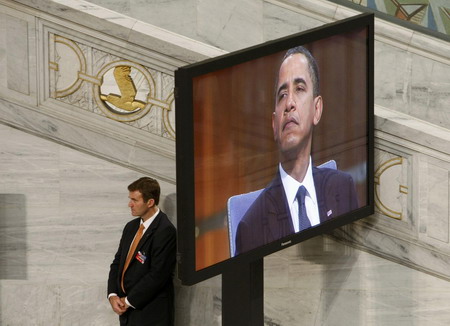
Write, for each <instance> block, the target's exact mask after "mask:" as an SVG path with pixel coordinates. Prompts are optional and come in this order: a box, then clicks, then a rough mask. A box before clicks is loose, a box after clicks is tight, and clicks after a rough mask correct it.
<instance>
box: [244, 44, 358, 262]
mask: <svg viewBox="0 0 450 326" xmlns="http://www.w3.org/2000/svg"><path fill="white" fill-rule="evenodd" d="M275 85H276V88H275V110H274V112H273V115H272V129H273V133H274V139H275V142H276V143H277V146H278V150H279V156H280V164H279V166H278V173H277V175H276V177H275V178H274V180H273V181H272V182H271V183H270V185H269V186H268V187H267V188H265V189H264V190H263V192H262V193H261V194H260V195H259V196H258V198H257V199H256V200H255V202H254V203H253V204H252V205H251V206H250V208H249V209H248V211H247V212H246V213H245V214H244V216H243V218H242V220H241V221H240V223H239V225H238V228H237V233H236V254H240V253H243V252H246V251H248V250H251V249H254V248H257V247H259V246H261V245H264V244H267V243H270V242H272V241H275V240H278V239H280V238H283V237H285V236H287V235H290V234H293V233H295V232H299V231H302V230H304V229H307V228H309V227H311V226H315V225H318V224H320V223H322V222H324V221H326V220H328V219H331V218H333V217H336V216H338V215H341V214H344V213H347V212H349V211H351V210H353V209H356V208H358V202H357V197H356V191H355V186H354V183H353V179H352V178H351V176H350V175H349V174H346V173H344V172H341V171H337V170H333V169H328V168H324V169H319V168H315V167H314V168H313V167H312V159H311V145H312V135H313V129H314V126H316V125H317V124H318V123H319V121H320V118H321V115H322V109H323V102H322V101H323V100H322V96H321V95H320V89H319V71H318V66H317V63H316V61H315V59H314V57H313V56H312V55H311V53H310V52H309V51H308V50H307V49H306V48H304V47H301V46H299V47H296V48H293V49H290V50H288V51H287V53H286V55H285V56H284V58H283V60H282V63H281V66H280V69H279V72H278V78H277V81H276V83H275Z"/></svg>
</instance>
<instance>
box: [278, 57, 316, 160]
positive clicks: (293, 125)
mask: <svg viewBox="0 0 450 326" xmlns="http://www.w3.org/2000/svg"><path fill="white" fill-rule="evenodd" d="M275 96H276V101H275V111H274V113H273V117H272V127H273V132H274V139H275V141H276V142H277V144H278V146H279V150H280V151H281V152H282V153H285V154H286V153H289V152H298V151H303V150H309V151H310V148H311V138H312V130H313V127H314V126H315V125H317V124H318V123H319V120H320V116H321V114H322V98H321V96H317V97H315V98H314V96H313V83H312V79H311V76H310V73H309V69H308V61H307V59H306V57H305V56H304V55H303V54H300V53H297V54H293V55H291V56H289V57H288V58H286V59H285V60H284V62H283V63H282V64H281V67H280V71H279V74H278V84H277V87H276V94H275ZM309 154H310V153H309V152H308V153H307V155H309Z"/></svg>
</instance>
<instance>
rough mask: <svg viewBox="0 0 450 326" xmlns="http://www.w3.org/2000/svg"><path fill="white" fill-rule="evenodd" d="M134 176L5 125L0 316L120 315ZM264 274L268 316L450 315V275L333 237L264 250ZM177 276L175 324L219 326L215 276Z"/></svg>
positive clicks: (336, 319)
mask: <svg viewBox="0 0 450 326" xmlns="http://www.w3.org/2000/svg"><path fill="white" fill-rule="evenodd" d="M139 176H140V175H139V173H137V172H135V171H130V170H128V169H126V168H124V167H121V166H118V165H115V164H113V163H111V162H107V161H104V160H101V159H98V158H96V157H92V156H90V155H88V154H85V153H82V152H78V151H76V150H74V149H71V148H67V147H65V146H63V145H61V144H57V143H54V142H52V141H49V140H46V139H42V138H38V137H36V136H33V135H31V134H28V133H24V132H22V131H20V130H17V129H14V128H11V127H9V126H5V125H2V124H0V325H8V326H33V325H38V326H40V325H45V326H53V325H55V326H56V325H62V326H65V325H68V326H76V325H93V326H102V325H115V324H117V317H116V316H115V315H114V313H113V312H112V311H111V308H110V307H109V304H108V302H107V300H106V280H107V274H108V269H109V264H110V262H111V260H112V257H113V255H114V252H115V250H116V248H117V244H118V240H119V237H120V232H121V230H122V227H123V225H124V224H125V222H126V221H127V220H128V218H129V212H128V209H127V207H126V205H127V198H126V197H127V191H126V186H127V185H128V183H129V182H130V181H132V180H134V179H135V178H137V177H139ZM162 188H163V193H164V194H163V197H164V199H163V200H162V207H163V209H165V210H166V211H168V212H169V213H170V215H172V216H174V215H175V214H174V211H173V203H174V201H173V199H171V198H173V195H174V193H173V192H174V191H175V188H174V185H170V184H164V183H163V184H162ZM170 210H172V211H170ZM264 282H265V286H264V288H265V294H264V315H265V317H264V320H265V325H266V326H294V325H295V326H298V325H305V326H306V325H332V326H335V325H337V326H339V325H345V326H352V325H355V326H356V325H383V326H384V325H387V326H390V325H392V326H394V325H395V326H399V325H408V326H410V325H427V326H428V325H431V326H441V325H442V326H444V325H449V324H450V309H448V306H449V302H450V282H448V281H447V280H444V279H440V278H437V277H434V276H432V275H429V274H426V273H423V272H421V271H417V270H414V269H411V268H408V267H406V266H403V265H399V264H397V263H394V262H391V261H388V260H385V259H383V258H380V257H378V256H374V255H372V254H370V253H367V252H364V251H361V250H358V249H355V248H352V247H349V246H347V245H343V244H341V243H339V242H336V241H335V240H333V239H332V238H330V237H328V236H324V237H318V238H314V239H311V240H309V241H306V242H304V243H302V244H300V245H297V246H294V247H290V248H287V249H285V250H283V251H281V252H278V253H275V254H272V255H270V256H268V257H266V258H265V260H264ZM176 283H177V286H176V325H177V326H181V325H183V326H189V325H192V326H204V325H206V326H209V325H212V326H218V325H221V277H220V276H217V277H214V278H212V279H209V280H207V281H204V282H201V283H199V284H197V285H195V286H192V287H187V286H181V285H180V284H179V282H176Z"/></svg>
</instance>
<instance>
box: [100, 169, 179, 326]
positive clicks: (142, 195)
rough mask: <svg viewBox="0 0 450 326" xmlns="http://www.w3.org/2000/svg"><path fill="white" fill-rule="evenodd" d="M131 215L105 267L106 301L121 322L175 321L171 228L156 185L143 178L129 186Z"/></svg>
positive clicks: (151, 325) (164, 325)
mask: <svg viewBox="0 0 450 326" xmlns="http://www.w3.org/2000/svg"><path fill="white" fill-rule="evenodd" d="M128 191H129V196H128V197H129V199H130V201H129V204H128V206H129V207H130V208H131V214H132V215H133V216H138V218H136V219H133V220H132V221H130V222H129V223H127V225H125V228H124V230H123V233H122V238H121V240H120V244H119V248H118V250H117V253H116V255H115V257H114V260H113V262H112V264H111V267H110V272H109V278H108V299H109V302H110V304H111V307H112V309H113V310H114V312H116V313H117V314H118V315H119V316H120V317H119V319H120V325H121V326H125V325H128V326H131V325H134V326H144V325H148V326H172V325H174V287H173V273H174V268H175V262H176V230H175V227H174V226H173V224H172V223H171V222H170V221H169V219H168V218H167V215H166V214H164V213H163V212H162V211H161V210H160V209H159V208H158V203H159V196H160V187H159V184H158V182H157V181H156V180H154V179H152V178H148V177H143V178H140V179H138V180H136V181H135V182H133V183H132V184H130V185H129V186H128Z"/></svg>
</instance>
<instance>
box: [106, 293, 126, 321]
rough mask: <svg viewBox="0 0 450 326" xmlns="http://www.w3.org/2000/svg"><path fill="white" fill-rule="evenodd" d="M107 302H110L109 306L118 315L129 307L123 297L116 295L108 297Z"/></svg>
mask: <svg viewBox="0 0 450 326" xmlns="http://www.w3.org/2000/svg"><path fill="white" fill-rule="evenodd" d="M109 303H110V304H111V307H112V309H113V310H114V312H115V313H116V314H118V315H119V316H120V315H122V314H123V313H124V312H125V311H127V309H128V308H129V307H130V306H129V305H127V303H126V302H125V297H123V298H119V297H118V296H116V295H114V296H112V297H110V298H109Z"/></svg>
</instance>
